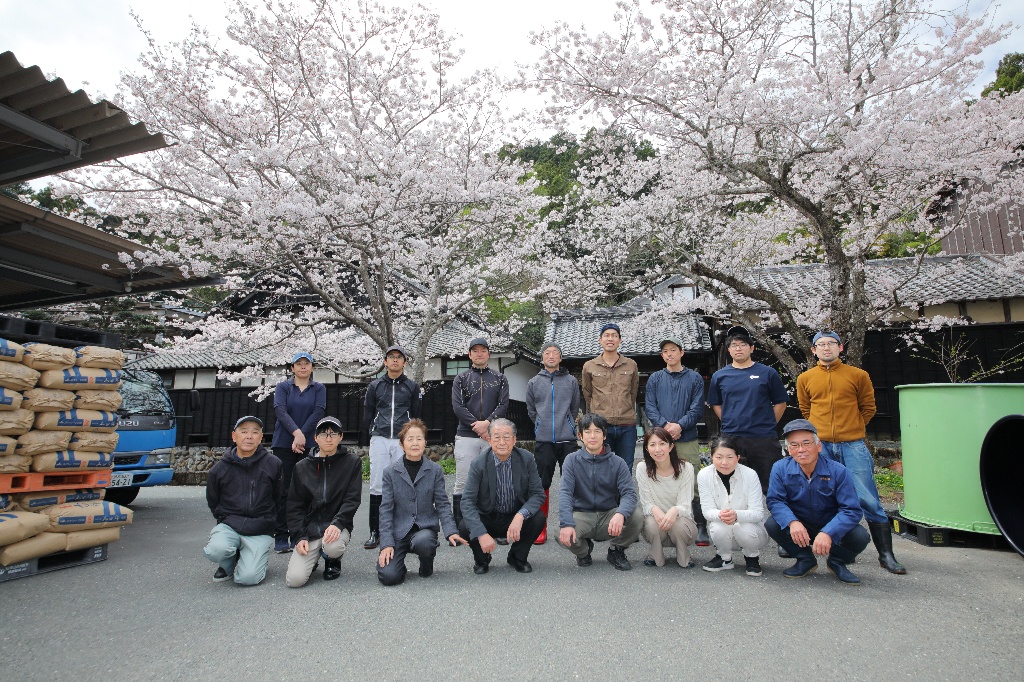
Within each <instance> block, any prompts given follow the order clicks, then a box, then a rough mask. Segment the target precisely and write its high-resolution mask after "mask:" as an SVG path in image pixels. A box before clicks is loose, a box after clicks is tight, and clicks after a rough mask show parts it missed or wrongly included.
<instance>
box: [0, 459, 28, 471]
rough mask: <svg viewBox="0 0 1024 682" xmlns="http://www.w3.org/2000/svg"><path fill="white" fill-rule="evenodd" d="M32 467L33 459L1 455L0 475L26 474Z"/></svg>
mask: <svg viewBox="0 0 1024 682" xmlns="http://www.w3.org/2000/svg"><path fill="white" fill-rule="evenodd" d="M30 466H32V458H31V457H26V456H25V455H0V474H24V473H26V472H27V471H28V469H29V467H30Z"/></svg>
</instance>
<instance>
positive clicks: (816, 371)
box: [796, 360, 875, 443]
mask: <svg viewBox="0 0 1024 682" xmlns="http://www.w3.org/2000/svg"><path fill="white" fill-rule="evenodd" d="M796 395H797V399H798V400H799V401H800V412H802V413H803V415H804V419H808V420H810V422H811V423H812V424H814V428H816V429H818V437H819V438H821V440H827V441H828V442H830V443H846V442H849V441H852V440H860V439H861V438H864V435H865V431H864V427H865V426H866V425H867V423H868V422H869V421H871V418H872V417H874V416H875V388H874V386H872V385H871V377H869V376H868V373H867V372H865V371H864V370H862V369H860V368H858V367H851V366H850V365H845V364H843V362H842V361H841V360H837V361H836V362H834V363H833V364H832V365H831V366H826V365H823V364H821V363H820V362H819V363H818V364H817V365H816V366H815V367H812V368H811V369H809V370H807V371H806V372H804V373H803V374H801V375H800V376H799V377H797V379H796Z"/></svg>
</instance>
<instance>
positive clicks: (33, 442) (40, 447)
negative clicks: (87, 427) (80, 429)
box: [14, 431, 71, 457]
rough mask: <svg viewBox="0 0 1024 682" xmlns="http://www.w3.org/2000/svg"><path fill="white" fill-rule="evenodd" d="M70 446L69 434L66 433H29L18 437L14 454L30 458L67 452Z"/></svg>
mask: <svg viewBox="0 0 1024 682" xmlns="http://www.w3.org/2000/svg"><path fill="white" fill-rule="evenodd" d="M70 444H71V433H70V432H68V431H29V432H28V433H26V434H23V435H21V436H18V441H17V445H16V446H15V447H14V454H16V455H28V456H29V457H32V456H33V455H41V454H43V453H44V452H57V451H59V450H67V449H69V448H68V446H69V445H70Z"/></svg>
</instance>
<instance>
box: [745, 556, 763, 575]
mask: <svg viewBox="0 0 1024 682" xmlns="http://www.w3.org/2000/svg"><path fill="white" fill-rule="evenodd" d="M743 560H744V561H746V562H747V575H752V576H754V577H755V578H756V577H758V576H759V575H761V572H762V571H761V562H760V561H759V560H758V557H756V556H745V557H743Z"/></svg>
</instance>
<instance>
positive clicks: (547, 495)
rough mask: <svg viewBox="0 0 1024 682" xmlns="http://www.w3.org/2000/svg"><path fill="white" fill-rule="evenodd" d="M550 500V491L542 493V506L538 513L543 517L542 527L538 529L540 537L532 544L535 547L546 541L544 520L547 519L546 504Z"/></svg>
mask: <svg viewBox="0 0 1024 682" xmlns="http://www.w3.org/2000/svg"><path fill="white" fill-rule="evenodd" d="M550 500H551V491H550V490H545V491H544V504H542V505H541V506H540V513H541V514H543V515H544V519H545V521H544V527H543V528H541V529H540V535H538V536H537V539H536V540H534V541H533V544H535V545H543V544H544V543H545V542H547V541H548V522H547V520H546V519H547V517H548V502H549V501H550Z"/></svg>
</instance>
